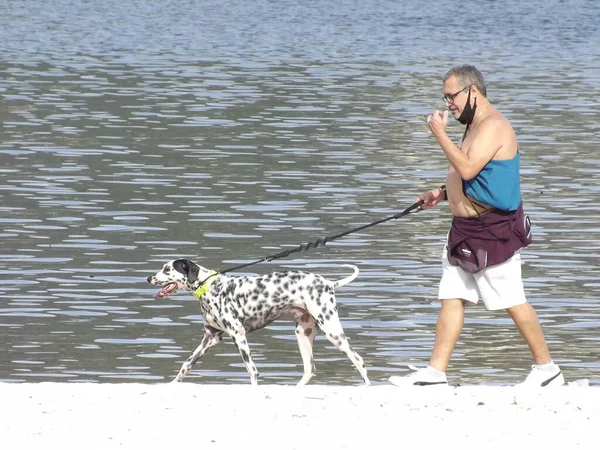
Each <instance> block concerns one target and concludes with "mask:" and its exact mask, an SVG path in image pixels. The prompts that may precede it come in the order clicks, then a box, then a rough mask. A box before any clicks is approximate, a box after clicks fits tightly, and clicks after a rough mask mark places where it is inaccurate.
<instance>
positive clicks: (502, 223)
mask: <svg viewBox="0 0 600 450" xmlns="http://www.w3.org/2000/svg"><path fill="white" fill-rule="evenodd" d="M531 239H532V233H531V221H530V220H529V216H527V215H526V214H525V213H524V211H523V203H521V204H520V205H519V207H518V208H517V209H516V210H514V211H497V210H492V211H489V212H486V213H485V214H481V215H479V216H477V217H469V218H462V217H455V218H454V219H453V220H452V228H451V229H450V233H449V234H448V245H447V249H448V262H449V263H450V264H451V265H453V266H459V267H460V268H461V269H463V270H464V271H466V272H469V273H477V272H479V271H481V270H483V269H485V268H486V267H490V266H495V265H497V264H501V263H503V262H505V261H507V260H509V259H510V258H511V257H512V256H513V255H514V254H515V252H517V251H518V250H519V249H521V248H523V247H527V246H528V245H529V244H531Z"/></svg>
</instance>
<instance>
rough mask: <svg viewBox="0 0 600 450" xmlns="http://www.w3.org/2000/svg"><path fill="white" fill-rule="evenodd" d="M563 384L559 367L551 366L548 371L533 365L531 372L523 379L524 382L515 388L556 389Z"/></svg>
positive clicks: (563, 379) (563, 380)
mask: <svg viewBox="0 0 600 450" xmlns="http://www.w3.org/2000/svg"><path fill="white" fill-rule="evenodd" d="M563 384H565V378H564V377H563V374H562V371H561V370H560V367H558V366H557V365H556V364H553V365H552V367H551V368H550V370H546V369H540V368H539V367H538V366H536V365H535V364H534V365H532V366H531V372H529V375H527V378H525V381H523V382H522V383H518V384H517V385H516V386H522V387H558V386H562V385H563Z"/></svg>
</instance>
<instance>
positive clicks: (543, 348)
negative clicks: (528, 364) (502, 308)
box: [506, 303, 552, 365]
mask: <svg viewBox="0 0 600 450" xmlns="http://www.w3.org/2000/svg"><path fill="white" fill-rule="evenodd" d="M506 311H507V312H508V314H509V315H510V317H511V319H512V320H513V322H514V323H515V325H516V326H517V328H518V329H519V332H520V333H521V336H523V338H525V342H527V345H528V346H529V349H530V350H531V354H532V356H533V362H534V363H535V364H538V365H541V364H548V363H549V362H550V361H552V359H551V358H550V352H549V351H548V345H547V344H546V339H545V338H544V332H543V331H542V326H541V325H540V321H539V320H538V316H537V314H536V312H535V310H534V309H533V306H531V305H530V304H529V303H522V304H520V305H517V306H513V307H512V308H508V309H507V310H506Z"/></svg>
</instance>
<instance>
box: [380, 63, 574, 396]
mask: <svg viewBox="0 0 600 450" xmlns="http://www.w3.org/2000/svg"><path fill="white" fill-rule="evenodd" d="M443 81H444V87H443V94H444V102H445V104H446V106H447V107H448V110H449V111H450V113H452V115H453V116H454V118H455V119H457V120H458V121H459V122H461V123H462V124H464V125H466V128H465V132H464V135H463V138H462V143H461V146H460V147H458V146H457V145H455V144H454V143H453V142H452V141H451V140H450V138H449V137H448V135H447V134H446V126H447V124H448V110H446V111H444V112H443V113H442V112H441V111H434V112H433V114H431V115H430V116H428V117H427V123H428V124H429V128H430V130H431V132H432V133H433V135H434V136H435V138H436V139H437V142H438V144H439V145H440V147H441V148H442V150H443V151H444V154H445V155H446V158H447V159H448V161H449V163H450V168H449V170H448V175H447V177H446V184H445V185H444V186H441V187H439V188H436V189H433V190H431V191H428V192H425V193H424V194H422V195H421V196H420V197H418V199H417V201H419V200H423V202H424V203H423V205H422V208H423V209H427V208H432V207H434V206H436V205H437V204H438V203H440V202H441V201H442V200H445V199H447V200H448V203H449V205H450V210H451V211H452V214H453V216H454V219H453V222H452V228H451V230H450V233H449V234H448V243H447V245H446V246H445V248H444V253H443V257H442V278H441V281H440V286H439V294H438V298H439V299H440V300H441V304H442V306H441V310H440V313H439V317H438V322H437V326H436V336H435V343H434V347H433V351H432V354H431V358H430V360H429V365H428V366H427V368H425V369H420V370H417V371H416V372H413V373H411V374H409V375H406V376H393V377H390V379H389V381H390V383H392V384H394V385H398V386H405V385H419V386H426V385H434V384H447V381H446V370H447V368H448V364H449V362H450V356H451V355H452V352H453V351H454V347H455V345H456V343H457V341H458V338H459V336H460V333H461V331H462V327H463V322H464V312H465V306H466V305H468V304H475V303H477V301H478V299H479V297H481V298H482V300H483V302H484V303H485V306H486V308H487V309H488V310H497V309H505V310H506V311H507V312H508V314H509V315H510V317H511V318H512V320H513V321H514V323H515V325H516V326H517V328H518V330H519V332H520V333H521V335H522V336H523V337H524V338H525V341H526V342H527V344H528V346H529V349H530V350H531V353H532V356H533V361H534V365H533V366H532V370H531V372H530V373H529V375H528V376H527V378H526V380H525V381H524V382H523V383H521V384H523V385H528V386H529V385H531V386H560V385H562V384H564V378H563V375H562V373H561V370H560V368H559V367H558V366H557V365H556V364H555V363H554V362H553V361H552V359H551V358H550V353H549V351H548V347H547V345H546V341H545V338H544V333H543V331H542V328H541V326H540V323H539V321H538V317H537V314H536V312H535V310H534V309H533V307H532V306H531V305H530V304H529V303H528V302H527V300H526V298H525V293H524V291H523V281H522V279H521V256H520V249H521V248H522V247H525V246H527V245H528V244H529V242H531V229H530V223H529V219H528V217H527V216H525V215H524V213H523V208H522V203H521V187H520V181H519V161H520V154H519V148H518V143H517V137H516V135H515V132H514V130H513V128H512V126H511V124H510V123H509V122H508V120H507V119H506V118H505V117H504V116H503V115H502V114H501V113H500V112H499V111H498V110H497V109H496V108H494V106H492V104H491V103H490V102H489V101H488V99H487V92H486V86H485V84H484V80H483V76H482V75H481V73H480V72H479V71H478V70H477V69H476V68H475V67H473V66H467V65H465V66H457V67H454V68H452V69H451V70H450V71H449V72H448V73H447V74H446V76H445V77H444V80H443ZM413 369H414V368H413Z"/></svg>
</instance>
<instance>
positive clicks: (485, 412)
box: [0, 382, 600, 450]
mask: <svg viewBox="0 0 600 450" xmlns="http://www.w3.org/2000/svg"><path fill="white" fill-rule="evenodd" d="M0 399H2V406H1V408H0V438H1V439H0V442H1V443H0V446H1V448H3V449H13V448H19V449H30V448H44V449H65V450H66V449H79V450H81V449H86V450H87V449H113V448H119V449H151V448H163V449H167V448H169V449H174V448H185V449H260V450H262V449H278V450H287V449H299V450H307V449H312V448H314V449H316V450H321V449H327V450H330V449H363V450H364V449H366V450H375V449H379V448H385V449H388V448H389V449H399V448H416V449H419V450H428V449H436V448H440V449H442V448H443V449H460V450H463V449H471V448H472V449H478V450H482V449H486V450H487V449H495V448H498V449H503V450H507V449H509V450H512V449H511V448H510V447H509V446H510V445H514V446H517V445H518V446H519V447H518V448H539V449H561V450H571V449H575V448H576V449H594V450H596V449H599V448H600V437H598V436H599V434H598V428H599V427H600V387H596V386H594V387H575V386H564V387H561V388H555V389H552V390H543V389H540V390H539V391H535V392H531V391H527V392H523V391H522V390H519V389H517V388H513V387H497V386H493V387H492V386H472V387H471V386H463V387H458V388H452V387H427V388H419V387H410V388H398V387H395V386H391V385H376V386H371V387H364V386H320V385H315V386H306V387H303V388H297V387H295V386H269V385H261V386H258V387H252V386H249V385H200V384H194V383H191V382H188V383H186V382H184V383H180V384H160V385H159V384H152V385H151V384H129V383H127V384H91V383H90V384H75V383H23V384H12V383H0Z"/></svg>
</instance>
